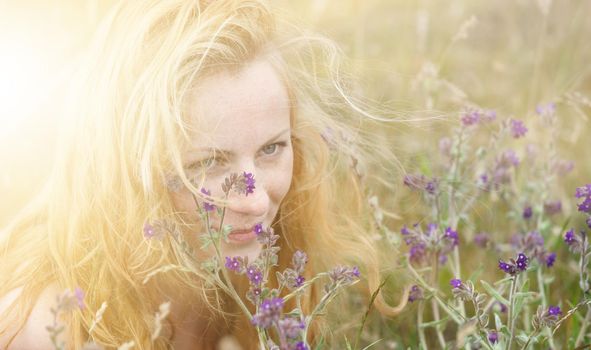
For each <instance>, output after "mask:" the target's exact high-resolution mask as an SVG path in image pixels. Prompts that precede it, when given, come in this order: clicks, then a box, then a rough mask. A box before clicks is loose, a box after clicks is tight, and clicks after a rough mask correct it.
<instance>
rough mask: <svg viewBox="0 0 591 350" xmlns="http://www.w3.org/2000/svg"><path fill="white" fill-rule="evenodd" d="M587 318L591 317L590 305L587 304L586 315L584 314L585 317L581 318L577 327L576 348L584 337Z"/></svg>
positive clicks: (587, 323) (587, 322)
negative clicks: (579, 325)
mask: <svg viewBox="0 0 591 350" xmlns="http://www.w3.org/2000/svg"><path fill="white" fill-rule="evenodd" d="M589 319H591V305H589V304H587V315H585V319H584V320H583V323H582V324H581V327H580V328H579V334H578V335H577V339H576V340H575V348H578V347H579V346H580V345H581V343H582V342H583V340H584V339H585V333H586V332H587V326H588V325H589Z"/></svg>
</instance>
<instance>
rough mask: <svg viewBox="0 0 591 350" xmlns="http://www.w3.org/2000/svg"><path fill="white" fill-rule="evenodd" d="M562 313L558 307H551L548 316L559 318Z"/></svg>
mask: <svg viewBox="0 0 591 350" xmlns="http://www.w3.org/2000/svg"><path fill="white" fill-rule="evenodd" d="M561 314H562V311H561V310H560V307H558V306H552V305H550V307H549V308H548V315H550V316H555V315H556V316H558V315H561Z"/></svg>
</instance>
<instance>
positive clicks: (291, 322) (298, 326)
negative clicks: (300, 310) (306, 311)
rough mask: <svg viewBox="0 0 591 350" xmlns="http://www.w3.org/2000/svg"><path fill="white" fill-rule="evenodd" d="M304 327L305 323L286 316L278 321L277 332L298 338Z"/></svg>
mask: <svg viewBox="0 0 591 350" xmlns="http://www.w3.org/2000/svg"><path fill="white" fill-rule="evenodd" d="M304 328H306V324H305V323H304V322H302V321H300V320H298V319H295V318H293V317H287V318H284V319H282V320H279V322H278V329H279V333H280V334H283V335H285V336H286V337H287V338H290V339H297V338H299V336H300V334H301V333H302V331H303V330H304Z"/></svg>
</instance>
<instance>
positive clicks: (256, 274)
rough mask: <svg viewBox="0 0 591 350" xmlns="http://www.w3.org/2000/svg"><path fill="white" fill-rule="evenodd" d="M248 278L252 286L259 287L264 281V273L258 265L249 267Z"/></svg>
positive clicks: (247, 270)
mask: <svg viewBox="0 0 591 350" xmlns="http://www.w3.org/2000/svg"><path fill="white" fill-rule="evenodd" d="M246 276H247V277H248V280H249V281H250V284H252V285H255V286H258V285H260V284H261V282H262V281H263V273H262V272H261V270H260V269H259V268H258V267H257V266H256V265H248V267H247V268H246Z"/></svg>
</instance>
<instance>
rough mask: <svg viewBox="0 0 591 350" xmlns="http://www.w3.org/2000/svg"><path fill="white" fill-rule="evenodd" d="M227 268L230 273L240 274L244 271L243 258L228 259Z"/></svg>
mask: <svg viewBox="0 0 591 350" xmlns="http://www.w3.org/2000/svg"><path fill="white" fill-rule="evenodd" d="M225 266H226V268H227V269H228V270H230V271H234V272H237V273H240V271H241V270H242V258H240V257H236V256H235V257H233V258H230V257H226V264H225Z"/></svg>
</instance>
